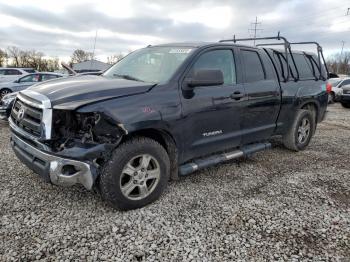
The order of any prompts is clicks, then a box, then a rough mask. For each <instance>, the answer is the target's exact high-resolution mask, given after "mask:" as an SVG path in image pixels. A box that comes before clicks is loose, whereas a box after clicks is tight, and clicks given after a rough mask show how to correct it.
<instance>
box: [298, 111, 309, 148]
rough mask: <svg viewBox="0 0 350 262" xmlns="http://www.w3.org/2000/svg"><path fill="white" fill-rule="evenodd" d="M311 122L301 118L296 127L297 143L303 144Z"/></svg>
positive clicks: (307, 135) (307, 136)
mask: <svg viewBox="0 0 350 262" xmlns="http://www.w3.org/2000/svg"><path fill="white" fill-rule="evenodd" d="M310 132H311V124H310V121H309V119H308V118H306V117H305V118H303V119H302V121H301V122H300V124H299V127H298V143H299V144H303V143H305V141H306V140H307V139H308V138H309V136H310Z"/></svg>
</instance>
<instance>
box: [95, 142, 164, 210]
mask: <svg viewBox="0 0 350 262" xmlns="http://www.w3.org/2000/svg"><path fill="white" fill-rule="evenodd" d="M145 147H148V148H153V150H156V151H158V153H159V155H160V156H162V158H163V159H161V161H163V162H164V164H165V169H166V171H165V172H164V173H165V174H163V173H162V178H161V180H160V181H159V184H158V186H157V188H156V189H155V190H154V191H153V192H152V193H151V194H150V195H149V196H148V197H146V198H145V199H143V200H137V201H136V200H135V201H132V200H128V199H126V198H124V197H121V196H120V195H119V194H118V193H117V192H116V191H115V183H114V179H113V176H114V175H115V170H114V168H115V166H116V165H118V163H120V162H123V161H125V160H126V159H127V158H128V157H129V156H130V154H131V153H132V152H133V151H137V150H142V149H143V148H145ZM169 176H170V160H169V156H168V154H167V152H166V150H165V149H164V147H163V146H162V145H161V144H159V143H158V142H157V141H155V140H153V139H150V138H147V137H134V138H132V139H130V140H127V141H125V142H123V143H122V144H121V145H119V146H118V147H117V148H116V149H115V150H114V152H113V154H112V156H111V158H110V159H109V160H108V162H107V163H106V164H105V165H104V166H103V168H102V170H101V175H100V179H99V189H100V192H101V195H102V198H103V199H105V200H106V201H107V202H108V203H109V204H110V205H111V206H113V207H114V208H117V209H119V210H130V209H135V208H140V207H142V206H145V205H147V204H149V203H151V202H153V201H155V200H157V199H158V198H159V196H160V195H161V193H162V192H163V191H164V190H165V188H166V186H167V182H168V180H169Z"/></svg>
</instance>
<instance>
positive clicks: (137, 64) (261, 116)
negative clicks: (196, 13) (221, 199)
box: [9, 36, 328, 210]
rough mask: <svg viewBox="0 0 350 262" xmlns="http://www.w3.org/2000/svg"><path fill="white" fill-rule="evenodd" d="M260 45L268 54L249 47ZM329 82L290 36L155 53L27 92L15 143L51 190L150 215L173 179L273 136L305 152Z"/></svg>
mask: <svg viewBox="0 0 350 262" xmlns="http://www.w3.org/2000/svg"><path fill="white" fill-rule="evenodd" d="M250 40H256V41H257V42H258V41H260V42H261V43H262V44H260V45H257V46H250V45H242V44H241V42H243V41H250ZM264 40H266V41H271V40H276V43H270V42H269V43H265V44H264V42H263V41H264ZM238 42H240V43H238ZM298 44H299V45H302V44H316V46H317V52H315V53H310V52H302V51H295V50H294V46H296V45H298ZM267 45H270V47H268V46H267ZM274 45H276V46H274ZM292 47H293V48H292ZM327 72H328V71H327V68H326V67H325V63H324V58H323V54H322V48H321V47H320V46H319V45H318V44H317V43H314V42H299V43H291V42H289V41H288V40H287V39H286V38H284V37H282V36H277V37H267V38H255V39H235V38H234V39H228V40H222V41H220V42H215V43H175V44H163V45H156V46H148V47H146V48H143V49H140V50H137V51H135V52H132V53H131V54H129V55H128V56H126V57H125V58H124V59H122V60H121V61H120V62H118V63H117V64H115V65H114V66H113V67H111V68H110V69H108V70H107V71H106V72H104V73H103V74H102V75H101V76H92V75H86V76H75V77H71V78H66V79H57V80H51V81H49V82H46V83H42V84H38V85H36V86H33V87H31V88H29V89H27V90H25V91H21V92H19V93H18V95H17V97H16V100H15V102H14V105H13V108H12V111H11V116H10V118H9V125H10V130H11V145H12V148H13V150H14V152H15V154H16V155H17V157H18V158H19V159H20V161H22V162H23V163H24V164H25V165H27V166H28V167H29V168H30V169H32V170H33V171H34V172H35V173H37V174H39V175H40V176H41V177H42V178H43V179H44V180H45V181H47V182H51V183H53V184H56V185H62V186H70V185H75V184H80V185H83V186H84V187H85V188H87V189H89V190H91V189H97V191H98V192H100V193H101V195H102V196H103V198H104V199H105V200H106V201H108V202H109V203H110V204H111V205H112V206H113V207H115V208H118V209H121V210H129V209H135V208H140V207H143V206H145V205H147V204H149V203H151V202H153V201H155V200H156V199H158V198H159V196H160V195H161V193H162V192H163V191H164V189H165V188H166V185H167V183H168V181H169V180H171V179H173V180H176V179H178V178H179V176H184V175H187V174H190V173H192V172H194V171H197V170H200V169H203V168H206V167H208V166H212V165H216V164H219V163H221V162H224V161H228V160H231V159H236V158H239V157H244V156H250V155H251V154H253V153H255V152H257V151H261V150H265V149H268V148H270V147H271V144H270V142H269V139H270V138H271V137H274V136H279V137H281V138H282V141H283V143H284V145H285V147H286V148H288V149H290V150H293V151H300V150H303V149H305V148H306V147H307V146H308V144H309V143H310V140H311V138H312V136H313V135H314V133H315V130H316V126H317V124H318V123H319V122H320V121H322V120H323V118H324V115H325V111H326V108H327V102H328V94H327V87H326V80H327V78H328V73H327ZM233 168H234V167H233Z"/></svg>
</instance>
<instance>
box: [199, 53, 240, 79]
mask: <svg viewBox="0 0 350 262" xmlns="http://www.w3.org/2000/svg"><path fill="white" fill-rule="evenodd" d="M199 69H218V70H221V71H222V73H223V75H224V84H225V85H232V84H235V83H236V69H235V63H234V60H233V53H232V51H231V50H214V51H208V52H207V53H204V54H203V55H201V56H200V57H199V58H198V60H197V61H196V63H195V64H194V65H193V68H192V72H194V70H199Z"/></svg>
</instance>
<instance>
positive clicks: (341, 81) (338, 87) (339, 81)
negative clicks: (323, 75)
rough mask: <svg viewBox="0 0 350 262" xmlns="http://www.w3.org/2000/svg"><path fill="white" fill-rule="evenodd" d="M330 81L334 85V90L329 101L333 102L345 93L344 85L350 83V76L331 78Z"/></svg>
mask: <svg viewBox="0 0 350 262" xmlns="http://www.w3.org/2000/svg"><path fill="white" fill-rule="evenodd" d="M328 83H329V84H331V85H332V90H331V92H330V93H329V96H328V102H329V103H330V104H332V103H334V102H337V101H339V99H340V97H341V95H342V94H343V89H342V86H345V85H350V78H330V79H328Z"/></svg>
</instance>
